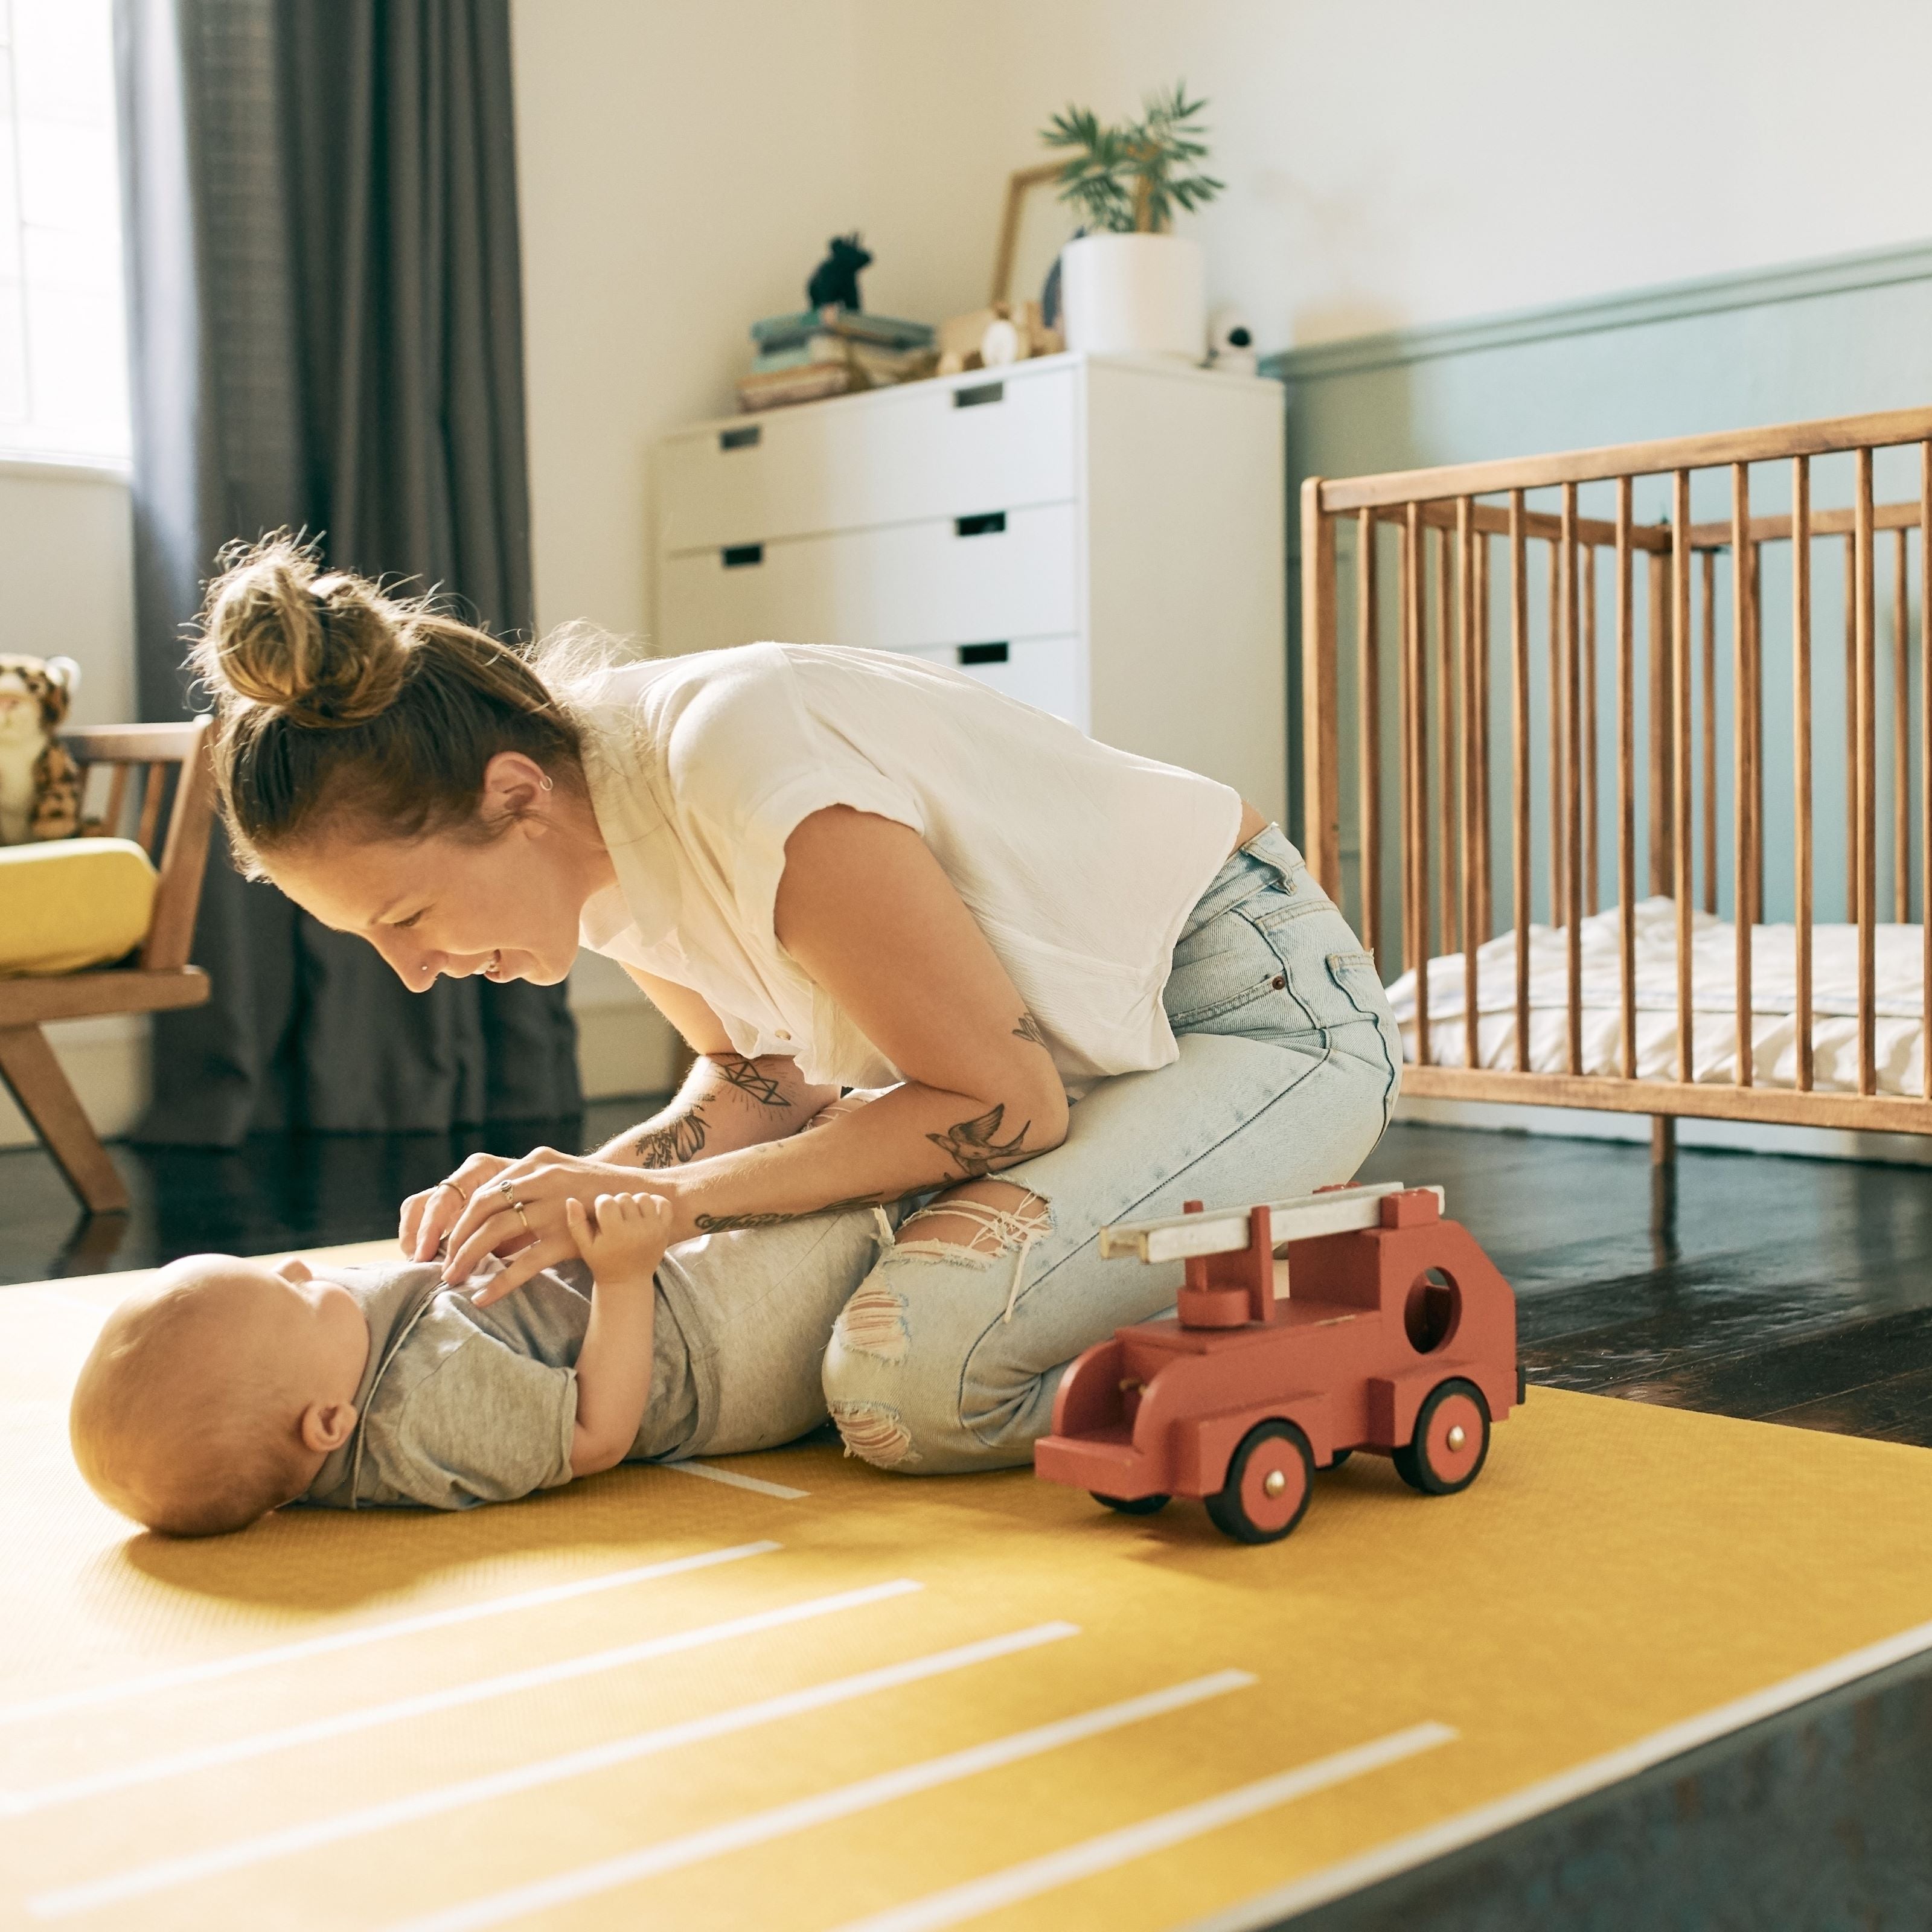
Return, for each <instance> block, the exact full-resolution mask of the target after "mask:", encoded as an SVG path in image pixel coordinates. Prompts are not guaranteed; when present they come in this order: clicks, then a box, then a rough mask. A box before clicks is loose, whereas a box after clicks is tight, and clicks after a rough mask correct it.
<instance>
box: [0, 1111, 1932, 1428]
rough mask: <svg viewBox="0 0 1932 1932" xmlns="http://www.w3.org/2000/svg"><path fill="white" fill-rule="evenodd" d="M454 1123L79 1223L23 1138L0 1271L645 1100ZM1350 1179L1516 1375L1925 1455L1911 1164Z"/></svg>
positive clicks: (580, 1129) (249, 1225)
mask: <svg viewBox="0 0 1932 1932" xmlns="http://www.w3.org/2000/svg"><path fill="white" fill-rule="evenodd" d="M654 1104H655V1103H653V1102H651V1101H649V1100H631V1101H616V1102H607V1103H601V1104H599V1105H598V1106H596V1107H594V1108H592V1109H591V1110H590V1111H589V1113H588V1114H587V1115H585V1116H583V1117H582V1118H576V1119H570V1120H563V1121H534V1122H522V1123H519V1124H516V1125H514V1126H502V1127H494V1128H490V1129H487V1130H478V1131H477V1132H475V1133H469V1134H466V1135H463V1136H445V1135H440V1134H394V1135H320V1134H318V1135H305V1136H293V1135H288V1136H260V1137H258V1138H257V1139H255V1140H254V1141H251V1142H250V1143H249V1144H248V1145H247V1146H245V1148H241V1149H239V1150H238V1151H236V1152H234V1153H232V1154H220V1153H215V1152H212V1151H202V1150H198V1149H183V1148H155V1149H142V1148H128V1147H123V1146H117V1147H115V1148H114V1149H113V1156H114V1159H115V1163H116V1165H117V1166H118V1167H119V1168H120V1169H121V1172H122V1173H123V1174H124V1175H126V1177H127V1182H128V1185H129V1187H130V1190H131V1191H132V1192H133V1196H134V1201H135V1205H134V1209H133V1213H132V1214H129V1215H127V1216H125V1217H111V1218H110V1219H107V1220H100V1221H96V1222H94V1223H86V1222H83V1221H82V1220H80V1219H79V1218H78V1217H77V1215H76V1214H75V1211H74V1205H73V1202H72V1200H71V1197H70V1196H69V1195H68V1192H67V1190H66V1189H65V1187H63V1186H62V1184H61V1181H60V1179H59V1177H58V1175H56V1174H55V1172H54V1169H53V1167H52V1164H51V1163H49V1161H48V1160H46V1157H44V1156H43V1155H42V1154H40V1153H39V1152H38V1151H34V1150H30V1149H23V1150H21V1151H17V1152H7V1153H5V1154H0V1283H4V1282H10V1281H35V1280H42V1279H43V1278H45V1277H49V1276H53V1275H58V1274H91V1273H95V1272H97V1271H103V1270H107V1269H112V1268H148V1267H151V1266H153V1265H155V1264H156V1263H157V1262H164V1261H168V1260H170V1259H172V1258H173V1257H174V1256H177V1255H181V1254H190V1253H195V1252H196V1251H197V1250H216V1251H219V1252H221V1253H241V1254H260V1253H264V1252H266V1251H268V1250H272V1249H275V1248H280V1247H320V1246H322V1245H323V1244H327V1243H330V1242H335V1241H368V1240H371V1239H373V1238H377V1237H379V1236H380V1235H386V1234H388V1233H389V1232H391V1231H392V1230H393V1229H394V1228H395V1220H396V1205H397V1203H398V1202H399V1201H401V1199H402V1198H403V1196H404V1195H406V1194H408V1193H411V1192H413V1190H416V1189H417V1188H420V1187H428V1186H431V1185H432V1184H434V1182H436V1181H438V1180H440V1178H442V1177H443V1175H446V1174H447V1173H448V1172H449V1171H450V1170H451V1169H452V1168H453V1167H455V1166H456V1165H457V1164H458V1162H459V1161H460V1160H462V1158H463V1156H464V1155H465V1154H468V1153H469V1152H471V1151H473V1150H475V1149H476V1148H483V1147H487V1148H490V1149H491V1150H492V1151H496V1152H499V1153H504V1154H517V1153H520V1152H522V1151H524V1150H525V1149H526V1148H529V1147H532V1146H536V1145H541V1144H543V1143H545V1142H548V1143H550V1145H555V1146H559V1147H564V1148H580V1147H585V1146H590V1145H595V1144H596V1143H597V1142H598V1141H600V1140H601V1139H604V1138H605V1137H606V1136H608V1135H610V1134H612V1133H615V1132H616V1130H618V1129H619V1127H622V1126H625V1125H626V1124H628V1123H629V1122H630V1121H632V1120H634V1119H637V1118H640V1116H641V1115H643V1114H644V1113H646V1112H649V1110H650V1109H651V1107H652V1106H653V1105H654ZM1364 1175H1365V1178H1369V1179H1401V1180H1404V1181H1440V1182H1441V1183H1442V1184H1444V1185H1445V1187H1447V1188H1448V1192H1449V1206H1450V1211H1451V1213H1452V1214H1454V1215H1455V1216H1456V1217H1457V1219H1459V1220H1462V1221H1464V1222H1466V1223H1467V1224H1468V1225H1469V1227H1470V1228H1471V1229H1472V1230H1473V1231H1474V1232H1475V1234H1476V1235H1477V1236H1478V1238H1479V1239H1480V1240H1481V1241H1482V1242H1483V1244H1484V1246H1485V1247H1487V1248H1488V1250H1490V1253H1491V1254H1492V1255H1493V1256H1495V1258H1496V1262H1497V1263H1498V1264H1499V1266H1500V1267H1501V1268H1502V1271H1503V1272H1504V1274H1506V1275H1507V1276H1508V1277H1509V1279H1510V1280H1511V1282H1513V1283H1514V1284H1515V1286H1516V1289H1517V1295H1518V1296H1519V1298H1520V1310H1521V1315H1520V1319H1521V1323H1522V1334H1523V1356H1524V1360H1525V1363H1526V1366H1527V1367H1528V1370H1529V1376H1530V1379H1531V1380H1532V1382H1551V1383H1556V1384H1558V1385H1561V1386H1562V1387H1564V1388H1579V1389H1589V1390H1593V1391H1600V1392H1602V1393H1604V1394H1613V1395H1619V1396H1625V1397H1630V1398H1631V1399H1633V1400H1637V1401H1640V1402H1658V1403H1670V1404H1673V1405H1675V1406H1679V1407H1682V1408H1686V1409H1711V1410H1715V1411H1717V1412H1719V1413H1721V1414H1723V1415H1741V1416H1751V1417H1757V1418H1765V1419H1769V1420H1774V1421H1779V1422H1786V1423H1793V1424H1799V1425H1800V1426H1802V1427H1806V1428H1812V1429H1830V1430H1840V1431H1841V1432H1843V1433H1847V1434H1851V1435H1858V1436H1884V1437H1887V1438H1889V1439H1891V1440H1894V1441H1896V1442H1916V1443H1921V1444H1926V1445H1932V1170H1928V1169H1918V1168H1906V1167H1878V1166H1859V1165H1856V1164H1855V1163H1850V1162H1844V1161H1817V1160H1787V1159H1781V1158H1777V1157H1771V1156H1766V1155H1755V1156H1754V1155H1747V1154H1715V1153H1703V1152H1691V1151H1684V1152H1681V1153H1680V1154H1679V1156H1678V1160H1677V1176H1676V1187H1675V1200H1674V1203H1673V1202H1659V1201H1658V1199H1656V1197H1655V1184H1654V1181H1653V1176H1652V1169H1651V1166H1650V1158H1649V1151H1648V1149H1647V1148H1643V1147H1639V1146H1631V1145H1624V1144H1619V1143H1616V1142H1602V1141H1580V1140H1559V1139H1554V1138H1552V1137H1550V1136H1543V1135H1537V1136H1530V1135H1524V1134H1487V1133H1464V1132H1460V1131H1457V1130H1454V1129H1451V1128H1446V1127H1409V1126H1398V1127H1395V1128H1394V1129H1392V1130H1391V1132H1390V1133H1389V1134H1388V1138H1387V1139H1385V1141H1384V1142H1383V1143H1382V1146H1381V1147H1380V1148H1378V1149H1377V1150H1376V1154H1375V1157H1374V1158H1373V1160H1371V1161H1370V1163H1369V1166H1368V1167H1367V1169H1365V1170H1364Z"/></svg>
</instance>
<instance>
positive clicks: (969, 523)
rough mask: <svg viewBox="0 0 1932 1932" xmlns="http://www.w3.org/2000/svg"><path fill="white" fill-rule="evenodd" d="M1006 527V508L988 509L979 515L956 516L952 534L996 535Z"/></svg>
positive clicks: (964, 535) (958, 535)
mask: <svg viewBox="0 0 1932 1932" xmlns="http://www.w3.org/2000/svg"><path fill="white" fill-rule="evenodd" d="M1006 527H1007V513H1006V511H1004V510H988V511H986V512H985V513H984V514H983V515H980V516H977V517H954V518H953V535H955V536H956V537H996V536H998V535H1001V533H1002V532H1004V530H1005V529H1006Z"/></svg>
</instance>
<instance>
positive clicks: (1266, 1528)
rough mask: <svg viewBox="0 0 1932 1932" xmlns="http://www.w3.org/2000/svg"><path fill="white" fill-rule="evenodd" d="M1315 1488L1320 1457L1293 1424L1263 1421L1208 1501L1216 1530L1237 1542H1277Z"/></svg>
mask: <svg viewBox="0 0 1932 1932" xmlns="http://www.w3.org/2000/svg"><path fill="white" fill-rule="evenodd" d="M1314 1488H1315V1454H1314V1452H1313V1450H1311V1449H1310V1448H1309V1446H1308V1438H1307V1436H1304V1435H1303V1434H1302V1433H1301V1430H1298V1428H1296V1427H1295V1424H1293V1423H1292V1422H1258V1423H1256V1425H1255V1426H1254V1427H1253V1428H1252V1429H1251V1430H1249V1431H1248V1433H1247V1435H1245V1436H1243V1437H1242V1438H1241V1446H1240V1447H1239V1448H1238V1449H1236V1450H1235V1453H1234V1454H1233V1455H1232V1457H1230V1458H1229V1462H1228V1480H1227V1481H1226V1482H1225V1483H1224V1484H1223V1485H1222V1486H1221V1487H1220V1490H1218V1491H1217V1493H1215V1494H1214V1495H1213V1496H1210V1497H1209V1498H1208V1515H1209V1516H1211V1517H1212V1518H1213V1519H1214V1526H1215V1528H1216V1529H1219V1530H1220V1531H1222V1532H1223V1533H1224V1534H1226V1535H1229V1536H1232V1538H1235V1541H1237V1542H1238V1543H1274V1542H1276V1541H1279V1540H1280V1538H1283V1537H1284V1536H1286V1535H1287V1534H1288V1533H1289V1531H1290V1530H1292V1529H1293V1528H1294V1527H1295V1525H1296V1524H1297V1523H1299V1522H1300V1521H1301V1519H1302V1516H1303V1514H1304V1512H1305V1511H1307V1508H1308V1499H1309V1497H1310V1496H1311V1495H1312V1494H1313V1492H1314Z"/></svg>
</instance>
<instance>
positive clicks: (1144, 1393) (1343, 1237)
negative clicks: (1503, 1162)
mask: <svg viewBox="0 0 1932 1932" xmlns="http://www.w3.org/2000/svg"><path fill="white" fill-rule="evenodd" d="M1442 1207H1443V1193H1442V1190H1441V1189H1440V1188H1439V1187H1403V1185H1402V1184H1400V1182H1395V1183H1388V1184H1377V1185H1376V1186H1373V1187H1339V1188H1328V1189H1324V1190H1322V1191H1321V1192H1320V1193H1315V1194H1308V1195H1303V1196H1300V1197H1298V1199H1295V1200H1292V1201H1280V1202H1273V1203H1271V1204H1269V1205H1265V1206H1257V1207H1253V1208H1228V1209H1223V1210H1221V1211H1218V1212H1216V1213H1214V1214H1206V1213H1204V1212H1203V1211H1202V1206H1201V1204H1200V1203H1199V1202H1195V1201H1190V1202H1188V1203H1187V1212H1186V1213H1185V1214H1181V1215H1178V1216H1176V1217H1173V1218H1172V1219H1169V1220H1159V1221H1143V1222H1137V1223H1127V1224H1123V1225H1121V1226H1116V1227H1110V1228H1103V1229H1102V1230H1101V1232H1100V1253H1101V1255H1102V1256H1103V1259H1109V1260H1116V1259H1137V1260H1139V1261H1141V1262H1174V1261H1181V1260H1184V1261H1185V1262H1186V1263H1187V1285H1186V1286H1184V1288H1183V1289H1181V1292H1180V1295H1179V1297H1178V1304H1177V1307H1176V1312H1175V1314H1174V1315H1173V1316H1172V1317H1168V1318H1165V1319H1162V1320H1160V1321H1155V1322H1136V1323H1134V1324H1133V1325H1131V1326H1130V1327H1127V1328H1121V1329H1118V1330H1116V1331H1115V1334H1114V1336H1113V1337H1112V1340H1109V1341H1106V1342H1102V1343H1098V1344H1097V1346H1094V1347H1093V1348H1091V1349H1088V1351H1087V1352H1086V1353H1085V1355H1082V1356H1081V1357H1080V1358H1079V1360H1078V1361H1076V1362H1075V1363H1074V1364H1073V1367H1071V1368H1070V1369H1069V1370H1067V1374H1066V1376H1064V1378H1063V1379H1062V1380H1061V1385H1060V1389H1059V1392H1058V1395H1057V1396H1056V1397H1055V1401H1054V1407H1053V1428H1052V1433H1051V1434H1050V1435H1048V1436H1045V1437H1044V1438H1043V1439H1041V1441H1040V1442H1039V1443H1037V1445H1035V1447H1034V1472H1035V1473H1036V1474H1037V1475H1040V1476H1041V1477H1043V1478H1045V1479H1046V1481H1049V1482H1056V1483H1066V1484H1071V1485H1072V1486H1073V1487H1076V1488H1078V1489H1084V1490H1089V1491H1091V1493H1093V1495H1094V1497H1095V1499H1097V1501H1099V1502H1103V1503H1105V1504H1106V1505H1107V1506H1108V1507H1109V1508H1111V1509H1115V1510H1118V1511H1122V1512H1123V1513H1124V1514H1127V1515H1131V1516H1138V1515H1145V1514H1151V1513H1152V1512H1153V1511H1156V1510H1158V1509H1160V1508H1162V1507H1163V1505H1165V1504H1166V1503H1167V1502H1169V1500H1170V1499H1172V1498H1173V1497H1175V1496H1191V1497H1198V1498H1199V1499H1201V1500H1202V1501H1203V1502H1205V1503H1206V1505H1207V1506H1208V1514H1209V1516H1210V1517H1212V1519H1213V1520H1214V1523H1215V1524H1216V1526H1217V1527H1218V1528H1219V1529H1221V1530H1223V1532H1226V1534H1227V1535H1229V1536H1231V1537H1233V1538H1235V1539H1236V1540H1237V1541H1240V1542H1243V1543H1272V1542H1274V1541H1277V1539H1278V1538H1282V1537H1284V1536H1286V1535H1287V1534H1288V1533H1289V1531H1290V1530H1292V1529H1294V1528H1295V1525H1296V1524H1297V1523H1299V1522H1300V1521H1301V1518H1302V1515H1303V1514H1304V1511H1306V1510H1307V1507H1308V1503H1309V1499H1310V1496H1311V1495H1312V1493H1313V1487H1314V1473H1315V1472H1316V1469H1334V1468H1335V1467H1337V1466H1339V1465H1340V1463H1343V1462H1344V1461H1346V1460H1347V1458H1348V1457H1349V1456H1350V1455H1351V1454H1352V1453H1353V1452H1354V1451H1356V1450H1358V1449H1362V1450H1366V1451H1368V1452H1370V1454H1375V1455H1385V1456H1388V1457H1390V1458H1391V1460H1392V1461H1393V1462H1394V1464H1395V1466H1396V1469H1397V1472H1399V1473H1400V1475H1401V1476H1402V1478H1403V1480H1404V1481H1406V1482H1407V1483H1408V1484H1409V1485H1410V1487H1412V1488H1414V1489H1417V1490H1421V1491H1422V1492H1423V1493H1424V1494H1425V1495H1429V1496H1453V1495H1454V1494H1455V1493H1457V1491H1459V1490H1466V1489H1467V1488H1468V1487H1469V1485H1470V1484H1472V1483H1473V1482H1474V1481H1475V1480H1476V1478H1477V1476H1478V1475H1479V1474H1480V1473H1481V1469H1482V1467H1483V1464H1484V1460H1485V1459H1486V1458H1487V1456H1488V1454H1489V1448H1490V1425H1491V1424H1492V1423H1493V1422H1499V1421H1502V1419H1503V1418H1505V1416H1507V1415H1508V1414H1509V1412H1510V1410H1511V1408H1512V1407H1513V1406H1515V1405H1516V1404H1517V1403H1520V1402H1522V1401H1523V1398H1524V1396H1525V1394H1526V1390H1525V1387H1524V1383H1523V1373H1522V1370H1520V1367H1518V1365H1517V1352H1516V1297H1515V1295H1514V1293H1513V1292H1512V1291H1511V1288H1510V1285H1509V1283H1508V1282H1506V1281H1505V1280H1504V1279H1503V1277H1502V1274H1501V1273H1500V1272H1499V1271H1498V1269H1497V1268H1496V1264H1495V1263H1494V1262H1492V1261H1491V1260H1490V1258H1489V1256H1487V1255H1486V1254H1485V1253H1484V1252H1483V1250H1482V1249H1481V1247H1480V1246H1479V1245H1478V1243H1477V1241H1476V1240H1475V1237H1474V1236H1473V1235H1471V1234H1470V1233H1469V1231H1468V1229H1466V1228H1463V1227H1462V1226H1460V1225H1459V1224H1458V1223H1456V1222H1454V1221H1450V1220H1445V1219H1444V1218H1443V1217H1442Z"/></svg>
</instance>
